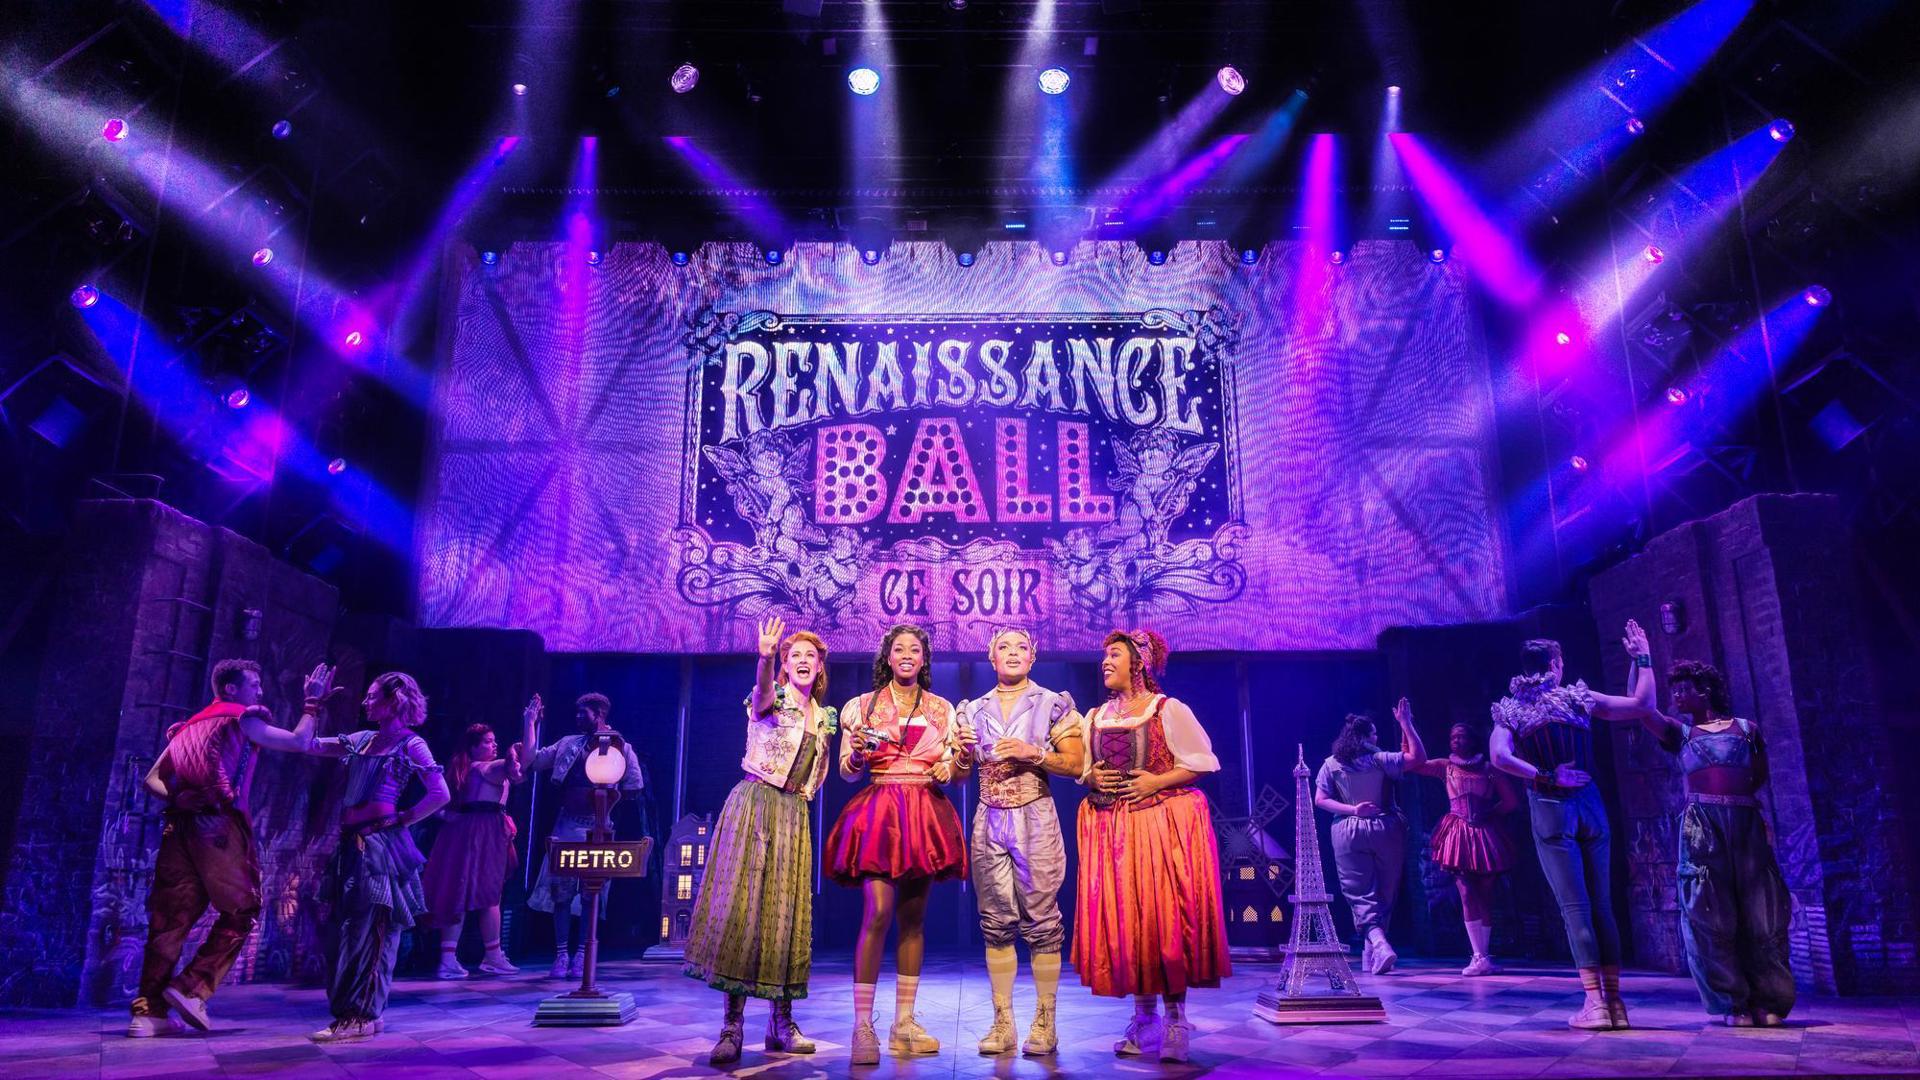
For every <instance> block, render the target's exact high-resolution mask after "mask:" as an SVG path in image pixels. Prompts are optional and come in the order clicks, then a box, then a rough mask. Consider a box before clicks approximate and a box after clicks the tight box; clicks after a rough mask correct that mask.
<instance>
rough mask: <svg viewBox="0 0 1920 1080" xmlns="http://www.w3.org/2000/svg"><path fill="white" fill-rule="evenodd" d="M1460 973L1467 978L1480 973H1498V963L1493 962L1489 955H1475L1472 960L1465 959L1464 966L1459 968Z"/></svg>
mask: <svg viewBox="0 0 1920 1080" xmlns="http://www.w3.org/2000/svg"><path fill="white" fill-rule="evenodd" d="M1460 974H1462V975H1465V976H1467V977H1469V978H1473V977H1475V976H1480V975H1498V974H1500V965H1498V964H1496V963H1494V962H1493V958H1492V957H1491V956H1475V957H1474V958H1473V959H1472V960H1469V961H1467V966H1466V967H1463V968H1461V969H1460Z"/></svg>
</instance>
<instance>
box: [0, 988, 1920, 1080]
mask: <svg viewBox="0 0 1920 1080" xmlns="http://www.w3.org/2000/svg"><path fill="white" fill-rule="evenodd" d="M608 967H609V973H610V978H609V979H608V984H609V985H612V986H616V987H619V988H623V989H627V990H630V991H632V992H633V993H634V995H635V997H636V998H637V999H638V1001H639V1003H640V1017H639V1019H637V1020H635V1021H634V1022H633V1023H631V1024H629V1025H627V1026H625V1027H621V1028H608V1029H589V1030H566V1029H554V1028H534V1027H532V1026H530V1025H529V1023H528V1021H529V1019H530V1018H531V1017H532V1015H533V1009H534V1005H535V1004H536V1003H537V1002H538V1001H539V1000H540V998H542V997H543V996H546V995H547V994H550V993H552V992H554V991H555V990H556V989H558V987H557V986H556V984H554V983H552V982H549V981H547V980H545V979H544V978H541V977H539V973H536V972H533V971H531V970H529V972H528V973H527V974H524V975H520V976H517V977H515V978H512V979H493V978H476V979H472V980H469V981H467V982H463V983H461V982H448V983H443V982H437V981H432V980H419V979H413V980H403V981H402V982H401V983H400V984H399V985H398V986H397V987H396V988H395V991H394V998H393V1005H392V1007H391V1008H390V1009H389V1010H388V1012H387V1023H388V1026H389V1031H388V1032H387V1033H386V1034H383V1035H381V1036H379V1037H378V1038H375V1039H372V1040H370V1041H367V1042H363V1043H357V1044H352V1045H347V1046H337V1047H327V1048H322V1047H319V1046H315V1045H313V1044H312V1043H309V1042H308V1041H307V1040H306V1039H305V1038H304V1037H303V1036H304V1035H305V1033H306V1032H308V1031H309V1030H312V1029H313V1028H316V1027H319V1026H320V1025H321V1023H322V1022H323V1021H324V1020H325V1019H326V1011H325V1004H324V1001H323V999H322V996H321V993H320V991H319V990H317V989H287V988H283V987H278V986H229V987H227V988H226V989H224V990H222V991H221V992H220V995H219V996H218V997H217V998H216V999H215V1001H214V1005H215V1019H216V1022H217V1023H218V1024H219V1025H220V1028H219V1030H217V1031H216V1032H214V1033H213V1034H212V1035H208V1036H199V1035H196V1036H191V1037H181V1038H164V1039H152V1040H146V1041H134V1040H129V1039H126V1038H123V1037H122V1033H123V1031H124V1029H125V1024H126V1020H125V1014H124V1013H122V1012H119V1011H83V1010H71V1011H64V1012H40V1013H34V1014H28V1015H24V1016H23V1015H13V1016H8V1017H6V1018H4V1019H0V1075H4V1076H61V1077H77V1076H99V1077H136V1076H180V1077H188V1076H223V1077H225V1076H254V1075H269V1074H270V1075H274V1076H336V1077H375V1076H378V1077H403V1078H405V1080H432V1078H436V1077H489V1078H500V1080H505V1078H509V1077H535V1078H539V1080H554V1078H557V1077H560V1076H565V1075H588V1076H590V1075H595V1074H598V1075H602V1076H610V1077H679V1076H701V1075H712V1074H713V1070H710V1069H708V1068H707V1067H706V1065H705V1062H706V1054H707V1051H708V1049H709V1048H710V1046H711V1043H712V1039H713V1036H714V1033H715V1031H716V1030H717V1028H718V1023H719V1016H718V1011H717V1009H716V1005H717V1002H718V999H717V997H716V996H715V995H713V994H712V993H710V992H709V991H707V989H706V988H705V987H703V986H700V985H699V984H697V983H694V982H693V981H692V980H690V979H686V978H684V977H682V976H680V975H679V974H678V971H677V968H674V967H671V966H668V965H666V964H661V963H644V962H641V963H613V964H610V965H608ZM848 969H849V965H848V963H847V961H846V960H845V959H842V958H838V957H836V958H833V959H832V960H830V961H828V962H825V963H823V964H822V965H821V966H820V967H819V968H817V969H816V971H815V986H816V992H815V996H814V997H812V998H810V999H808V1000H806V1001H803V1002H801V1003H800V1007H799V1009H798V1010H797V1011H798V1016H799V1018H800V1021H801V1023H802V1025H803V1026H804V1027H805V1028H806V1030H807V1031H808V1033H809V1034H810V1035H812V1036H813V1037H814V1038H815V1039H816V1040H817V1041H818V1042H819V1043H820V1052H819V1053H817V1054H815V1055H813V1056H812V1057H784V1056H775V1055H769V1054H765V1053H762V1052H761V1051H760V1050H759V1049H758V1045H759V1043H758V1040H757V1038H752V1037H750V1038H749V1041H748V1050H747V1053H746V1055H745V1057H744V1058H743V1059H742V1061H741V1062H740V1064H739V1065H738V1066H737V1067H736V1069H735V1072H736V1073H737V1074H738V1075H750V1076H756V1077H775V1078H798V1077H807V1076H841V1075H846V1074H847V1073H848V1072H849V1071H853V1072H854V1073H855V1075H871V1076H895V1075H898V1076H911V1077H935V1076H942V1077H944V1076H955V1077H985V1076H1024V1077H1040V1076H1045V1075H1049V1074H1057V1075H1063V1076H1086V1077H1109V1076H1153V1075H1164V1076H1183V1077H1184V1076H1216V1077H1255V1076H1353V1077H1398V1076H1413V1075H1418V1076H1423V1077H1425V1076H1467V1077H1475V1078H1481V1080H1491V1078H1494V1077H1534V1076H1540V1077H1555V1078H1558V1077H1611V1076H1774V1075H1801V1076H1806V1075H1819V1076H1853V1075H1876V1074H1877V1075H1909V1076H1911V1075H1920V1027H1917V1026H1916V1025H1920V1001H1909V1000H1898V1001H1895V1000H1887V999H1872V1000H1868V999H1847V1000H1845V1001H1837V1000H1832V999H1815V1000H1810V1001H1803V1003H1802V1007H1801V1008H1800V1009H1798V1010H1796V1012H1795V1013H1794V1016H1793V1018H1792V1019H1791V1020H1790V1021H1789V1025H1788V1026H1787V1027H1786V1028H1784V1029H1775V1030H1752V1029H1738V1030H1735V1029H1728V1028H1724V1027H1718V1026H1711V1025H1708V1024H1707V1023H1706V1018H1705V1016H1704V1015H1703V1014H1702V1013H1701V1011H1700V1008H1699V1002H1698V999H1697V998H1696V997H1695V996H1694V991H1693V987H1692V984H1691V983H1690V982H1688V981H1686V980H1684V979H1678V978H1672V977H1666V976H1659V977H1655V976H1644V977H1636V978H1632V979H1631V980H1630V981H1629V983H1628V1004H1629V1006H1630V1007H1631V1008H1632V1010H1633V1017H1634V1020H1635V1022H1636V1023H1637V1024H1638V1025H1639V1026H1638V1027H1637V1028H1636V1029H1635V1030H1633V1031H1631V1032H1626V1033H1601V1034H1586V1033H1581V1032H1575V1031H1570V1030H1568V1029H1567V1027H1566V1026H1565V1022H1564V1021H1565V1017H1566V1015H1567V1013H1568V1011H1569V1009H1570V1007H1571V1005H1572V1003H1573V1001H1574V999H1575V997H1576V996H1577V990H1576V988H1575V985H1574V982H1573V979H1572V978H1571V973H1570V972H1567V971H1564V970H1557V971H1546V970H1544V969H1530V968H1525V967H1516V968H1512V969H1509V973H1508V974H1504V975H1500V976H1496V977H1492V978H1485V979H1462V978H1460V977H1458V975H1457V974H1456V972H1455V969H1454V968H1453V967H1451V966H1446V965H1438V964H1421V963H1408V964H1405V965H1403V969H1402V971H1400V972H1397V973H1395V974H1393V975H1390V976H1387V977H1384V978H1377V979H1370V980H1368V982H1369V984H1370V985H1371V986H1372V987H1373V988H1374V989H1375V990H1376V991H1377V992H1378V993H1379V994H1380V996H1381V997H1382V998H1383V999H1384V1000H1385V1001H1386V1003H1387V1009H1388V1012H1389V1015H1390V1020H1389V1022H1388V1023H1385V1024H1368V1025H1352V1026H1341V1027H1302V1028H1276V1027H1273V1026H1272V1025H1269V1024H1267V1023H1265V1022H1263V1021H1260V1020H1256V1019H1254V1018H1253V1016H1252V1015H1251V1013H1250V1009H1251V1006H1252V1003H1253V997H1254V995H1255V993H1257V992H1258V990H1259V989H1260V988H1261V987H1262V986H1263V985H1264V984H1265V983H1266V982H1267V981H1268V980H1270V979H1272V978H1273V976H1274V972H1275V967H1274V966H1273V965H1270V964H1262V965H1257V966H1256V965H1245V966H1242V967H1241V968H1240V969H1239V973H1238V974H1236V975H1235V976H1234V977H1233V979H1232V980H1231V981H1230V982H1229V983H1228V985H1226V986H1225V987H1223V988H1221V989H1219V990H1214V991H1196V992H1195V993H1194V995H1193V1002H1192V1005H1193V1008H1192V1012H1193V1020H1194V1022H1195V1023H1196V1025H1197V1026H1198V1028H1199V1031H1198V1033H1197V1035H1196V1037H1195V1039H1194V1044H1193V1050H1194V1053H1193V1061H1192V1062H1191V1063H1189V1064H1187V1065H1184V1066H1174V1065H1170V1066H1164V1067H1163V1066H1161V1065H1159V1064H1158V1063H1151V1064H1149V1063H1143V1062H1139V1061H1137V1060H1126V1059H1117V1058H1115V1057H1114V1056H1113V1054H1112V1053H1111V1045H1112V1040H1113V1039H1114V1038H1115V1037H1116V1035H1117V1034H1118V1033H1119V1031H1120V1029H1121V1028H1122V1027H1123V1026H1124V1025H1125V1022H1126V1018H1127V1015H1128V1011H1129V1006H1128V1005H1127V1004H1125V1003H1123V1002H1116V1001H1107V1000H1095V999H1094V998H1092V997H1090V996H1088V995H1087V994H1086V993H1085V992H1084V991H1082V990H1080V989H1079V988H1078V987H1077V986H1075V985H1073V984H1072V981H1071V980H1072V974H1071V972H1069V973H1068V976H1067V978H1068V985H1067V986H1065V987H1063V989H1062V993H1061V1001H1060V1028H1061V1034H1062V1039H1061V1048H1060V1053H1059V1054H1058V1056H1057V1057H1056V1058H1054V1059H1052V1060H1046V1059H1023V1058H1018V1057H1014V1058H999V1059H995V1058H984V1057H981V1056H980V1055H978V1054H976V1053H975V1052H974V1050H973V1043H974V1041H975V1040H976V1039H977V1038H978V1037H979V1036H980V1034H981V1033H982V1032H983V1031H984V1030H985V1027H986V1024H987V1021H988V1018H989V1016H990V1015H991V1008H990V1006H989V1004H988V998H987V987H986V978H985V973H984V971H983V969H982V967H981V964H980V963H979V962H978V961H974V960H972V959H971V958H969V959H968V960H965V961H962V960H960V959H953V958H948V959H940V960H935V961H929V963H928V969H927V971H926V973H925V982H924V983H923V984H922V986H921V988H920V1002H919V1010H918V1011H919V1014H920V1018H921V1022H922V1023H923V1024H925V1026H926V1027H927V1029H928V1030H929V1031H931V1032H932V1033H933V1034H934V1035H935V1036H936V1037H937V1038H939V1039H940V1040H941V1041H942V1042H944V1043H945V1044H946V1046H945V1048H944V1049H943V1051H942V1052H941V1053H940V1054H939V1055H938V1056H935V1057H923V1058H917V1059H913V1060H902V1059H895V1058H892V1057H883V1058H882V1060H881V1064H880V1065H879V1066H878V1067H877V1068H871V1069H859V1070H850V1069H849V1066H848V1064H847V1050H846V1040H847V1032H848V1026H849V1025H848V1017H849V1013H850V1011H851V1008H852V991H851V988H850V983H849V971H848ZM880 994H881V1003H880V1005H879V1007H878V1008H877V1009H876V1011H877V1013H878V1014H879V1017H880V1020H881V1022H882V1023H884V1022H885V1020H886V1019H887V1017H888V1016H889V1014H891V1012H892V986H891V980H890V977H889V976H885V975H883V976H882V981H881V987H880ZM1030 1002H1031V994H1030V992H1029V991H1028V990H1027V988H1026V987H1025V986H1024V985H1023V986H1022V987H1021V989H1020V991H1019V993H1018V996H1017V998H1016V1002H1015V1005H1016V1009H1017V1011H1018V1013H1019V1015H1020V1017H1021V1019H1022V1022H1023V1023H1024V1022H1025V1020H1026V1019H1027V1017H1028V1016H1030V1014H1031V1004H1030ZM747 1017H748V1032H749V1035H750V1036H756V1035H757V1033H758V1031H759V1027H760V1025H761V1024H763V1023H764V1020H765V1005H764V1004H762V1003H759V1002H755V1003H753V1004H751V1005H749V1007H748V1012H747ZM882 1037H883V1038H884V1029H883V1036H882Z"/></svg>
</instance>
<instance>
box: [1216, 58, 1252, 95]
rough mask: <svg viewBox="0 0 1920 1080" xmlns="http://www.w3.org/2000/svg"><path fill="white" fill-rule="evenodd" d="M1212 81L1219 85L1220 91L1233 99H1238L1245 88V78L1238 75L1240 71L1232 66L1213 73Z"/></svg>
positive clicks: (1229, 65)
mask: <svg viewBox="0 0 1920 1080" xmlns="http://www.w3.org/2000/svg"><path fill="white" fill-rule="evenodd" d="M1213 81H1214V82H1215V83H1218V84H1219V86H1220V89H1222V90H1225V91H1226V92H1227V93H1229V94H1231V95H1233V96H1234V97H1239V96H1240V92H1241V91H1243V90H1245V89H1246V88H1247V77H1246V76H1245V75H1242V74H1240V69H1239V68H1237V67H1234V66H1233V65H1232V64H1228V65H1227V66H1226V67H1223V68H1221V69H1220V70H1219V71H1217V72H1215V73H1214V76H1213Z"/></svg>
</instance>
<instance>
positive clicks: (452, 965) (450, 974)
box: [440, 954, 472, 979]
mask: <svg viewBox="0 0 1920 1080" xmlns="http://www.w3.org/2000/svg"><path fill="white" fill-rule="evenodd" d="M471 974H472V972H470V971H468V970H467V969H466V968H463V967H461V966H460V961H458V960H456V959H454V958H453V957H452V956H450V955H444V954H443V955H442V956H441V957H440V977H441V978H443V979H464V978H466V977H467V976H468V975H471Z"/></svg>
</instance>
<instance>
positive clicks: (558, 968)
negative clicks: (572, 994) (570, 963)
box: [547, 952, 567, 979]
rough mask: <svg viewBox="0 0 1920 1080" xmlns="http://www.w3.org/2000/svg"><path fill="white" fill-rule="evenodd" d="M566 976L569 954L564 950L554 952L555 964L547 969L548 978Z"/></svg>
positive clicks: (562, 977)
mask: <svg viewBox="0 0 1920 1080" xmlns="http://www.w3.org/2000/svg"><path fill="white" fill-rule="evenodd" d="M566 977H567V954H566V953H563V952H557V953H554V954H553V966H552V967H550V968H548V969H547V978H549V979H564V978H566Z"/></svg>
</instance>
